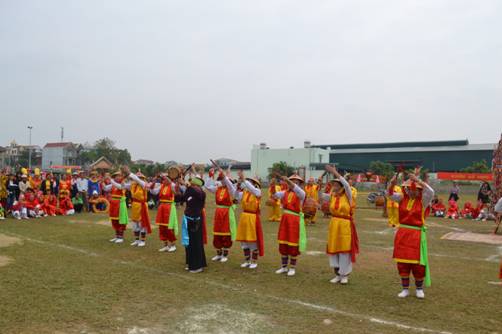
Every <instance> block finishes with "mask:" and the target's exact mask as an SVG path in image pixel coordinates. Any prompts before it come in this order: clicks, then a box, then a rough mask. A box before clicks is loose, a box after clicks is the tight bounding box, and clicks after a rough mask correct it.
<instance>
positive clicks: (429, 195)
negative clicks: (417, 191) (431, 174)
mask: <svg viewBox="0 0 502 334" xmlns="http://www.w3.org/2000/svg"><path fill="white" fill-rule="evenodd" d="M422 184H423V187H424V189H423V190H422V205H423V206H424V208H425V207H427V206H428V205H429V204H430V203H431V201H432V199H433V198H434V189H432V188H431V186H429V185H428V184H427V183H425V182H422Z"/></svg>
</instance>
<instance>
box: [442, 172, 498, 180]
mask: <svg viewBox="0 0 502 334" xmlns="http://www.w3.org/2000/svg"><path fill="white" fill-rule="evenodd" d="M437 178H438V179H439V180H452V181H492V180H493V175H492V174H491V173H448V172H438V173H437Z"/></svg>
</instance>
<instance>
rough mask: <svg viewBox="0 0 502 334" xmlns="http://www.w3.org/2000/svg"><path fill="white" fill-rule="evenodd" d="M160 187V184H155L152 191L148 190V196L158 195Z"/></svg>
mask: <svg viewBox="0 0 502 334" xmlns="http://www.w3.org/2000/svg"><path fill="white" fill-rule="evenodd" d="M160 187H161V184H160V183H158V182H157V183H155V185H154V186H153V188H152V189H150V194H152V195H158V194H159V193H160Z"/></svg>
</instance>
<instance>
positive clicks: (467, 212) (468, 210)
mask: <svg viewBox="0 0 502 334" xmlns="http://www.w3.org/2000/svg"><path fill="white" fill-rule="evenodd" d="M473 209H474V208H473V207H472V203H471V202H465V204H464V208H463V209H462V211H460V217H461V218H473V217H472V211H473Z"/></svg>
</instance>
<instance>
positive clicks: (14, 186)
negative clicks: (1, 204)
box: [7, 174, 19, 210]
mask: <svg viewBox="0 0 502 334" xmlns="http://www.w3.org/2000/svg"><path fill="white" fill-rule="evenodd" d="M18 198H19V184H18V182H17V176H16V175H15V174H10V179H9V181H8V183H7V210H10V209H11V207H12V206H13V205H14V202H16V201H17V199H18Z"/></svg>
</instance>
